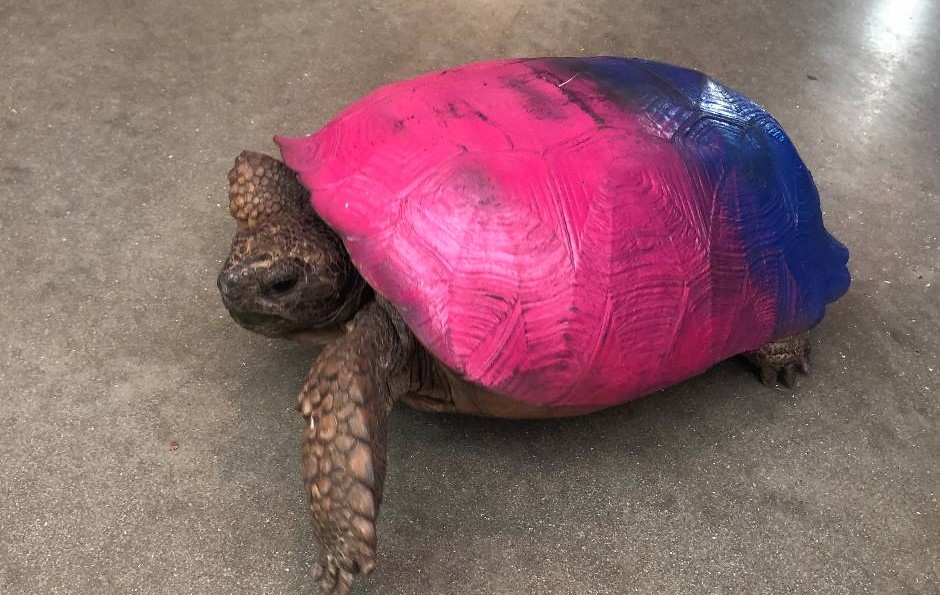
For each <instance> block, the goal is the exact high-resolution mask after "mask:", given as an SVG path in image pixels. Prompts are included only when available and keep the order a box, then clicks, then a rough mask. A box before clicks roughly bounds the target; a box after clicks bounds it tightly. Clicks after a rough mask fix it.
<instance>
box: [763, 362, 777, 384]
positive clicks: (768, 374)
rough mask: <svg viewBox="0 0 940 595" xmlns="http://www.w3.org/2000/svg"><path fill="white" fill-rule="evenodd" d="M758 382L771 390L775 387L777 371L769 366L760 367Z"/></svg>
mask: <svg viewBox="0 0 940 595" xmlns="http://www.w3.org/2000/svg"><path fill="white" fill-rule="evenodd" d="M760 381H761V382H762V383H763V384H764V386H766V387H769V388H773V387H774V386H776V385H777V371H776V370H774V369H773V368H772V367H770V366H761V369H760Z"/></svg>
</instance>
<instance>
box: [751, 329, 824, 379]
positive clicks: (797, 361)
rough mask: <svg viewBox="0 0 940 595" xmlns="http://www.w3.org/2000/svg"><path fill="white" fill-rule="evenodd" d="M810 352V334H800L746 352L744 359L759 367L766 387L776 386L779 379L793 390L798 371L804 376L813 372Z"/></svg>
mask: <svg viewBox="0 0 940 595" xmlns="http://www.w3.org/2000/svg"><path fill="white" fill-rule="evenodd" d="M809 352H810V346H809V333H800V334H798V335H792V336H790V337H784V338H783V339H778V340H776V341H771V342H770V343H767V344H766V345H764V346H763V347H760V348H759V349H755V350H754V351H748V352H745V353H744V357H746V358H747V360H748V361H750V362H751V363H752V364H754V365H755V366H757V368H758V370H759V371H760V379H761V382H763V383H764V385H766V386H776V384H777V379H778V378H779V379H780V380H781V381H783V384H784V385H785V386H786V387H788V388H792V387H793V385H794V383H795V382H796V372H797V370H799V371H800V372H803V373H804V374H809V373H810V372H811V371H812V367H811V365H810V361H809Z"/></svg>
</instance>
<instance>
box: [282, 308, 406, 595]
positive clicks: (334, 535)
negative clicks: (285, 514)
mask: <svg viewBox="0 0 940 595" xmlns="http://www.w3.org/2000/svg"><path fill="white" fill-rule="evenodd" d="M402 351H403V350H402V348H401V341H400V340H399V338H398V336H397V333H396V331H395V328H394V326H393V325H392V324H391V321H390V320H389V317H388V315H387V314H386V313H385V312H384V311H383V310H382V308H380V307H378V306H377V305H376V304H372V305H370V306H368V307H367V308H366V309H364V310H363V311H362V312H360V314H359V315H358V316H357V317H356V319H355V321H354V325H353V328H352V330H350V332H349V334H348V335H347V336H346V337H344V338H343V339H341V340H339V341H337V342H336V343H334V344H333V345H330V346H329V347H327V348H326V349H325V350H324V352H323V353H322V354H321V355H320V356H319V357H318V358H317V360H316V361H315V362H314V364H313V367H312V368H311V370H310V374H309V376H308V377H307V381H306V383H305V384H304V388H303V390H302V391H301V394H300V398H299V409H300V412H301V414H302V415H303V417H304V420H305V423H306V427H305V429H304V441H303V471H304V486H305V488H306V492H307V495H308V497H309V500H310V510H311V512H312V513H313V527H314V531H315V533H316V535H317V537H318V539H319V541H320V561H319V563H318V565H317V567H316V571H315V575H316V577H317V578H318V579H319V582H320V592H321V593H323V594H324V595H326V594H330V595H342V594H346V593H349V592H350V590H351V588H352V583H353V580H354V578H355V576H356V575H357V574H359V573H363V574H368V573H369V572H371V571H372V569H373V568H374V567H375V560H376V555H375V550H376V537H375V520H376V517H377V515H378V512H379V503H380V502H381V500H382V487H383V484H384V480H385V450H386V448H385V444H386V438H387V431H386V425H387V421H388V415H389V412H390V411H391V408H392V404H393V402H394V398H395V397H397V396H398V395H395V394H393V388H392V386H393V384H394V382H393V380H394V378H393V377H394V375H395V374H396V372H397V368H398V367H399V366H398V364H399V363H400V362H401V361H402Z"/></svg>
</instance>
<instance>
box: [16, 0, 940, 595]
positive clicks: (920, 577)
mask: <svg viewBox="0 0 940 595" xmlns="http://www.w3.org/2000/svg"><path fill="white" fill-rule="evenodd" d="M938 23H940V2H938V1H937V0H828V1H812V0H805V1H799V2H797V1H794V2H772V1H771V0H755V1H752V2H731V1H691V2H679V1H675V0H666V1H663V2H659V3H653V2H640V1H639V0H634V1H621V2H616V1H613V0H608V1H597V2H591V1H583V2H575V1H570V2H569V1H563V0H544V1H537V0H530V1H525V2H523V1H521V0H440V1H431V0H397V1H394V2H385V3H374V4H369V3H358V2H342V1H338V0H334V1H301V0H283V1H275V0H260V1H258V0H256V1H250V2H249V1H248V0H237V1H232V2H223V1H221V0H220V1H218V2H194V3H186V2H171V1H168V0H153V1H150V2H132V1H130V0H125V1H118V0H114V1H110V2H106V1H104V0H83V1H79V0H73V1H66V0H61V1H57V2H52V1H49V0H39V1H33V2H29V3H27V2H18V1H16V0H6V1H2V2H0V48H2V49H0V57H2V59H0V98H2V100H0V141H2V142H0V181H2V183H0V197H2V203H0V279H2V286H0V328H2V329H3V332H2V339H0V387H2V395H0V396H2V400H0V592H2V593H4V594H20V593H24V594H25V593H28V594H48V593H83V594H84V593H89V594H91V593H95V594H97V593H172V594H176V593H197V594H230V593H272V594H273V593H314V592H315V588H314V586H313V582H312V581H311V580H310V578H309V576H308V572H309V569H310V565H311V561H312V560H313V559H314V557H315V554H316V545H315V542H314V540H313V538H312V533H311V531H310V529H309V527H308V524H307V517H306V511H305V505H304V499H303V493H302V489H301V482H300V476H299V472H298V445H299V440H298V433H299V427H300V420H299V418H298V416H297V415H296V414H295V413H294V412H293V410H292V408H293V404H294V395H295V393H296V392H297V390H298V389H299V387H300V384H301V381H302V378H303V375H304V372H305V369H306V366H307V363H308V362H309V360H310V358H311V356H312V355H313V352H312V351H311V350H310V349H307V348H303V347H298V346H294V345H290V344H285V343H279V342H274V341H268V340H264V339H261V338H258V337H254V336H251V335H249V334H248V333H246V332H244V331H242V330H240V329H238V328H237V327H236V326H235V325H234V324H233V323H232V322H231V321H230V320H229V319H228V317H227V315H226V313H225V311H224V309H223V308H222V306H221V304H220V302H219V299H218V298H217V294H216V290H215V287H214V276H215V273H216V270H217V268H218V266H219V264H220V262H221V259H222V258H223V256H224V254H225V252H226V250H227V247H228V242H229V237H230V233H231V228H232V223H231V221H230V219H229V218H228V215H227V211H226V206H225V193H226V188H225V174H226V172H227V170H228V168H229V167H230V165H231V163H232V161H233V159H234V157H235V155H236V154H237V153H238V151H239V150H240V149H242V148H253V149H258V150H267V151H272V150H274V146H273V144H272V142H271V140H270V138H271V135H272V134H273V133H275V132H285V133H297V134H299V133H306V132H309V131H311V130H313V129H315V128H317V127H319V126H320V125H321V124H323V123H324V122H325V121H326V120H327V119H328V118H329V117H330V115H331V114H333V113H335V112H336V111H337V110H338V109H340V108H341V107H342V106H344V105H345V104H346V103H348V102H350V101H352V100H354V99H356V98H357V97H359V96H360V95H362V94H363V93H365V92H366V91H368V90H370V89H372V88H373V87H376V86H378V85H381V84H383V83H386V82H389V81H392V80H394V79H398V78H402V77H406V76H409V75H413V74H416V73H419V72H422V71H425V70H429V69H436V68H442V67H445V66H447V65H452V64H457V63H462V62H467V61H471V60H477V59H487V58H491V57H497V56H522V55H550V54H554V55H589V54H600V53H612V54H623V55H639V56H644V57H651V58H656V59H661V60H666V61H671V62H676V63H680V64H684V65H688V66H692V67H695V68H699V69H702V70H705V71H707V72H709V73H712V74H713V75H715V76H716V77H718V78H719V79H721V80H723V81H725V82H727V83H728V84H731V85H732V86H735V87H737V88H739V89H741V90H742V91H744V92H745V93H747V94H749V95H751V96H753V97H755V98H756V99H758V100H759V101H760V102H761V103H763V104H764V105H765V106H766V107H767V108H768V109H770V110H771V111H772V112H773V113H774V114H776V115H777V116H778V118H779V119H780V120H781V121H782V123H783V124H784V126H785V127H786V128H787V129H788V130H789V132H790V133H791V134H792V136H793V138H794V139H795V141H796V144H797V146H798V147H799V148H800V150H801V152H802V154H803V156H804V158H805V160H806V161H807V162H808V164H809V165H810V167H811V168H812V169H813V171H814V172H815V175H816V179H817V181H818V184H819V187H820V190H821V193H822V195H823V202H824V210H825V211H826V214H827V222H828V225H829V227H830V229H831V230H832V231H833V232H834V233H835V234H836V235H838V236H839V237H840V238H841V239H842V240H843V241H845V242H846V243H847V244H848V245H849V247H850V248H851V249H852V251H853V260H852V262H851V267H852V271H853V274H854V276H855V279H856V281H855V284H854V286H853V288H852V290H851V291H850V293H849V294H848V295H846V296H845V298H843V299H842V300H841V301H840V302H838V303H837V304H835V305H834V306H832V307H831V308H830V313H829V316H828V318H827V319H826V320H825V322H824V323H823V324H822V325H821V327H820V328H819V329H818V332H817V337H818V346H817V349H816V374H815V375H814V376H812V377H811V378H807V379H803V380H802V381H801V383H800V385H799V387H798V390H795V391H790V390H777V391H774V390H768V389H765V388H763V387H762V386H761V385H760V384H758V383H757V382H756V381H755V379H754V377H753V376H752V374H751V373H750V371H749V370H748V368H747V367H746V366H745V365H743V364H741V363H740V362H734V361H732V362H727V363H724V364H721V365H719V366H717V367H716V368H714V369H713V370H711V371H710V372H709V373H707V374H705V375H704V376H701V377H699V378H697V379H694V380H692V381H690V382H687V383H685V384H683V385H681V386H677V387H675V388H673V389H671V390H668V391H665V392H663V393H661V394H658V395H656V396H653V397H651V398H648V399H645V400H642V401H640V402H637V403H634V404H631V405H629V406H625V407H621V408H618V409H615V410H612V411H609V412H606V413H602V414H599V415H595V416H592V417H588V418H582V419H576V420H570V421H561V422H546V423H513V422H503V421H492V420H480V419H470V418H449V417H436V416H430V415H424V414H419V413H416V412H413V411H409V410H405V409H402V410H399V411H397V412H396V413H395V415H394V419H393V429H392V437H391V451H390V473H389V479H388V485H387V489H386V501H385V502H386V504H385V506H384V511H383V516H382V518H381V522H380V525H379V530H380V566H379V568H378V570H377V571H376V573H375V574H373V575H372V576H371V577H369V578H367V579H364V580H362V581H361V582H360V584H359V585H358V591H357V592H358V593H363V594H365V593H383V594H386V593H435V594H449V593H454V594H457V593H493V594H510V593H513V594H514V593H540V594H542V593H544V594H549V593H552V594H555V593H557V594H568V593H596V594H614V593H618V594H619V593H655V594H666V593H675V594H679V593H682V594H684V593H689V594H703V593H705V594H707V593H735V594H736V593H747V594H781V593H826V594H830V593H831V594H843V593H844V594H851V595H857V594H862V593H873V594H884V593H904V594H922V595H927V594H935V593H938V592H940V576H938V556H940V507H938V504H937V492H938V476H940V468H938V460H940V439H938V433H937V423H938V419H940V417H938V413H940V407H938V396H940V382H938V377H940V357H938V354H940V339H938V336H940V305H938V304H940V278H938V268H940V238H938V235H940V205H938V192H940V167H938V165H940V155H938V145H940V142H938V141H940V116H938V107H940V102H938V99H937V98H938V92H940V89H938V83H940V41H938V39H940V38H938V37H937V35H936V26H937V24H938ZM173 442H176V443H178V448H177V449H176V450H171V448H170V444H171V443H173Z"/></svg>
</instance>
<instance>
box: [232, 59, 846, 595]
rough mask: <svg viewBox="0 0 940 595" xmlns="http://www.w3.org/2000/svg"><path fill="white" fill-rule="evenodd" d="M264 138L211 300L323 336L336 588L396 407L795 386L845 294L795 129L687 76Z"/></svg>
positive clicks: (621, 67)
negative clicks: (739, 358) (714, 386)
mask: <svg viewBox="0 0 940 595" xmlns="http://www.w3.org/2000/svg"><path fill="white" fill-rule="evenodd" d="M275 142H276V143H277V144H278V145H279V147H280V149H281V154H282V157H283V162H282V161H279V160H277V159H275V158H274V157H271V156H268V155H264V154H260V153H255V152H249V151H245V152H243V153H242V154H241V155H239V156H238V158H237V159H236V161H235V166H234V167H233V168H232V170H231V172H230V173H229V183H230V195H229V196H230V210H231V213H232V215H233V216H234V218H235V220H236V234H235V237H234V240H233V243H232V247H231V253H230V255H229V257H228V259H227V260H226V261H225V263H224V265H223V268H222V271H221V273H220V274H219V277H218V286H219V289H220V292H221V294H222V298H223V302H224V305H225V306H226V308H227V309H228V311H229V312H230V313H231V315H232V317H233V318H234V319H235V320H236V321H237V322H238V323H239V324H240V325H242V326H243V327H245V328H247V329H249V330H252V331H256V332H258V333H261V334H264V335H268V336H287V337H291V336H293V337H306V338H308V339H309V338H314V339H320V340H322V341H323V342H324V343H325V347H324V348H323V349H322V351H321V352H320V354H319V355H318V357H316V359H315V361H314V362H313V364H312V367H311V369H310V372H309V375H308V376H307V379H306V382H305V383H304V386H303V389H302V390H301V393H300V396H299V405H298V408H299V410H300V413H301V415H302V416H303V419H304V424H305V425H304V428H305V429H304V436H303V456H302V461H303V475H304V485H305V489H306V493H307V496H308V497H309V502H310V508H311V511H312V517H313V526H314V530H315V533H316V535H317V537H318V539H319V542H320V560H319V562H318V563H317V564H316V565H315V568H316V571H315V574H316V575H317V577H318V579H319V582H320V587H321V592H324V593H348V592H349V591H350V589H351V587H352V584H353V581H354V578H355V576H356V575H357V574H360V573H369V572H371V571H372V570H373V568H374V567H375V564H376V532H375V520H376V515H377V514H378V511H379V503H380V501H381V499H382V488H383V483H384V477H385V471H386V456H385V452H386V435H387V432H386V423H387V419H388V416H389V412H390V410H391V409H392V406H393V405H394V404H395V403H396V402H398V401H403V402H404V403H406V404H408V405H410V406H412V407H415V408H417V409H421V410H425V411H433V412H448V413H466V414H472V415H483V416H494V417H506V418H543V417H562V416H572V415H581V414H587V413H591V412H595V411H598V410H600V409H604V408H606V407H610V406H613V405H617V404H619V403H623V402H626V401H629V400H631V399H635V398H638V397H642V396H644V395H648V394H650V393H652V392H655V391H657V390H659V389H662V388H665V387H668V386H670V385H673V384H676V383H678V382H680V381H682V380H685V379H687V378H690V377H692V376H695V375H697V374H700V373H702V372H704V371H705V370H707V369H708V368H709V367H710V366H712V365H713V364H715V363H716V362H719V361H721V360H724V359H727V358H730V357H733V356H736V355H741V354H743V355H745V356H746V357H747V358H748V359H749V360H750V361H752V362H753V363H754V364H756V366H757V369H758V370H759V371H760V377H761V379H762V380H763V381H764V382H765V383H766V384H771V385H773V384H775V383H776V382H777V381H782V382H784V383H785V384H787V385H788V386H789V385H792V383H793V382H794V377H795V375H796V371H797V370H801V371H803V372H806V373H809V371H810V370H809V359H808V356H809V340H808V336H807V331H808V330H809V329H811V328H812V327H814V326H815V325H816V324H817V323H818V322H819V321H820V320H821V319H822V318H823V315H824V313H825V307H826V305H827V304H828V303H830V302H833V301H834V300H836V299H837V298H838V297H840V296H841V295H842V294H843V293H844V292H845V291H846V290H847V289H848V286H849V283H850V276H849V272H848V270H847V268H846V263H847V260H848V251H847V250H846V248H845V247H844V246H843V245H842V244H840V243H839V242H838V241H837V240H836V239H835V238H834V237H833V236H832V235H830V234H829V233H828V232H827V230H826V229H825V227H824V226H823V221H822V213H821V210H820V203H819V195H818V192H817V190H816V187H815V184H814V182H813V179H812V176H811V174H810V172H809V170H808V169H807V168H806V166H805V165H804V163H803V161H802V160H801V159H800V157H799V155H798V154H797V151H796V149H795V148H794V146H793V144H792V143H791V141H790V139H789V138H788V136H787V135H786V134H785V133H784V131H783V130H782V128H781V127H780V125H779V124H778V123H777V122H776V121H775V120H774V119H773V118H772V117H771V116H770V115H768V113H767V112H766V111H764V110H763V109H762V108H761V107H760V106H758V105H757V104H756V103H755V102H754V101H752V100H750V99H748V98H747V97H745V96H743V95H742V94H740V93H738V92H736V91H734V90H732V89H730V88H728V87H726V86H725V85H723V84H721V83H719V82H717V81H716V80H714V79H712V78H709V77H708V76H706V75H704V74H702V73H700V72H698V71H694V70H689V69H685V68H681V67H677V66H672V65H669V64H664V63H658V62H653V61H647V60H640V59H630V58H618V57H597V58H539V59H521V60H501V61H495V62H485V63H477V64H470V65H466V66H462V67H458V68H454V69H449V70H444V71H440V72H434V73H430V74H425V75H423V76H420V77H417V78H414V79H411V80H407V81H404V82H398V83H395V84H391V85H388V86H385V87H382V88H380V89H378V90H376V91H374V92H372V93H371V94H369V95H367V96H366V97H365V98H363V99H361V100H359V101H357V102H355V103H354V104H352V105H351V106H350V107H348V108H347V109H345V110H344V111H342V112H341V113H340V114H339V115H338V116H336V117H335V118H334V119H333V120H332V121H330V122H329V123H328V124H326V125H325V126H324V127H323V128H322V129H320V130H319V131H317V132H315V133H313V134H311V135H309V136H305V137H299V138H294V137H286V136H276V137H275Z"/></svg>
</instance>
